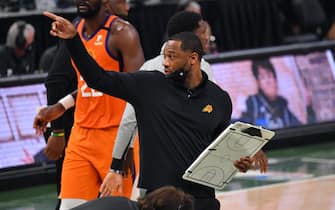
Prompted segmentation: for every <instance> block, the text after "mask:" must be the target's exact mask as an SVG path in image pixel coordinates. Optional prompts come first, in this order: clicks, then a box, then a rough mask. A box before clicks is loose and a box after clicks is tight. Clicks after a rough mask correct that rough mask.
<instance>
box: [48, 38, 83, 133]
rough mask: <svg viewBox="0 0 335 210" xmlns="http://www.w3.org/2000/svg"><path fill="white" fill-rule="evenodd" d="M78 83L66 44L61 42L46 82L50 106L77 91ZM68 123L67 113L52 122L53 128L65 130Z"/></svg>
mask: <svg viewBox="0 0 335 210" xmlns="http://www.w3.org/2000/svg"><path fill="white" fill-rule="evenodd" d="M76 83H77V80H76V74H75V71H74V69H73V67H72V65H71V58H70V54H69V52H68V50H67V49H66V45H65V42H64V41H61V42H60V43H59V46H58V49H57V52H56V55H55V58H54V60H53V62H52V65H51V67H50V69H49V73H48V76H47V78H46V80H45V86H46V89H47V100H48V105H52V104H55V103H57V102H58V100H59V99H61V98H63V97H64V96H66V95H67V94H69V93H71V92H72V91H73V90H75V89H76ZM66 123H67V120H66V113H65V114H64V115H63V116H62V117H60V118H58V119H56V120H54V121H52V122H51V127H52V128H53V129H63V128H64V125H65V124H66Z"/></svg>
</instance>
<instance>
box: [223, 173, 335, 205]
mask: <svg viewBox="0 0 335 210" xmlns="http://www.w3.org/2000/svg"><path fill="white" fill-rule="evenodd" d="M217 197H218V199H219V200H220V202H221V210H231V209H232V210H335V175H331V176H325V177H318V178H313V179H306V180H302V181H296V182H287V183H280V184H273V185H267V186H263V187H256V188H251V189H245V190H238V191H231V192H226V193H221V194H218V195H217Z"/></svg>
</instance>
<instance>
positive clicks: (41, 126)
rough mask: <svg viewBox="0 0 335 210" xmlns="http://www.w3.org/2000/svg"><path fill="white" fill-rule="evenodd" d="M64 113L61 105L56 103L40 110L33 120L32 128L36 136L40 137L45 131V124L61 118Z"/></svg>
mask: <svg viewBox="0 0 335 210" xmlns="http://www.w3.org/2000/svg"><path fill="white" fill-rule="evenodd" d="M64 112H65V108H64V107H63V105H62V104H60V103H56V104H54V105H50V106H47V107H44V108H42V109H40V111H39V112H38V113H37V115H36V116H35V119H34V123H33V128H35V131H36V134H37V135H41V134H43V133H44V132H45V131H46V127H47V124H48V123H49V122H50V121H52V120H55V119H57V118H58V117H60V116H62V115H63V114H64Z"/></svg>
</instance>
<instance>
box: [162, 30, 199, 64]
mask: <svg viewBox="0 0 335 210" xmlns="http://www.w3.org/2000/svg"><path fill="white" fill-rule="evenodd" d="M168 40H175V41H181V45H180V47H181V49H182V50H183V51H188V50H189V51H191V52H196V53H197V54H198V56H199V60H201V58H202V56H203V55H204V49H203V48H202V44H201V41H200V39H199V37H198V36H197V35H195V34H194V33H192V32H181V33H178V34H175V35H173V36H171V37H170V38H169V39H168Z"/></svg>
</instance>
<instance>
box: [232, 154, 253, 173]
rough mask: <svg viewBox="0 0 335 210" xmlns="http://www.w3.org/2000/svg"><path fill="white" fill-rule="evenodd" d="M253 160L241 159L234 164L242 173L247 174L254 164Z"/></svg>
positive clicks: (248, 158)
mask: <svg viewBox="0 0 335 210" xmlns="http://www.w3.org/2000/svg"><path fill="white" fill-rule="evenodd" d="M252 161H253V160H252V158H250V157H241V158H240V159H239V160H236V161H235V162H234V166H235V167H236V168H237V169H238V170H239V171H240V172H243V173H245V172H247V171H248V170H249V169H250V167H251V164H252Z"/></svg>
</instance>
